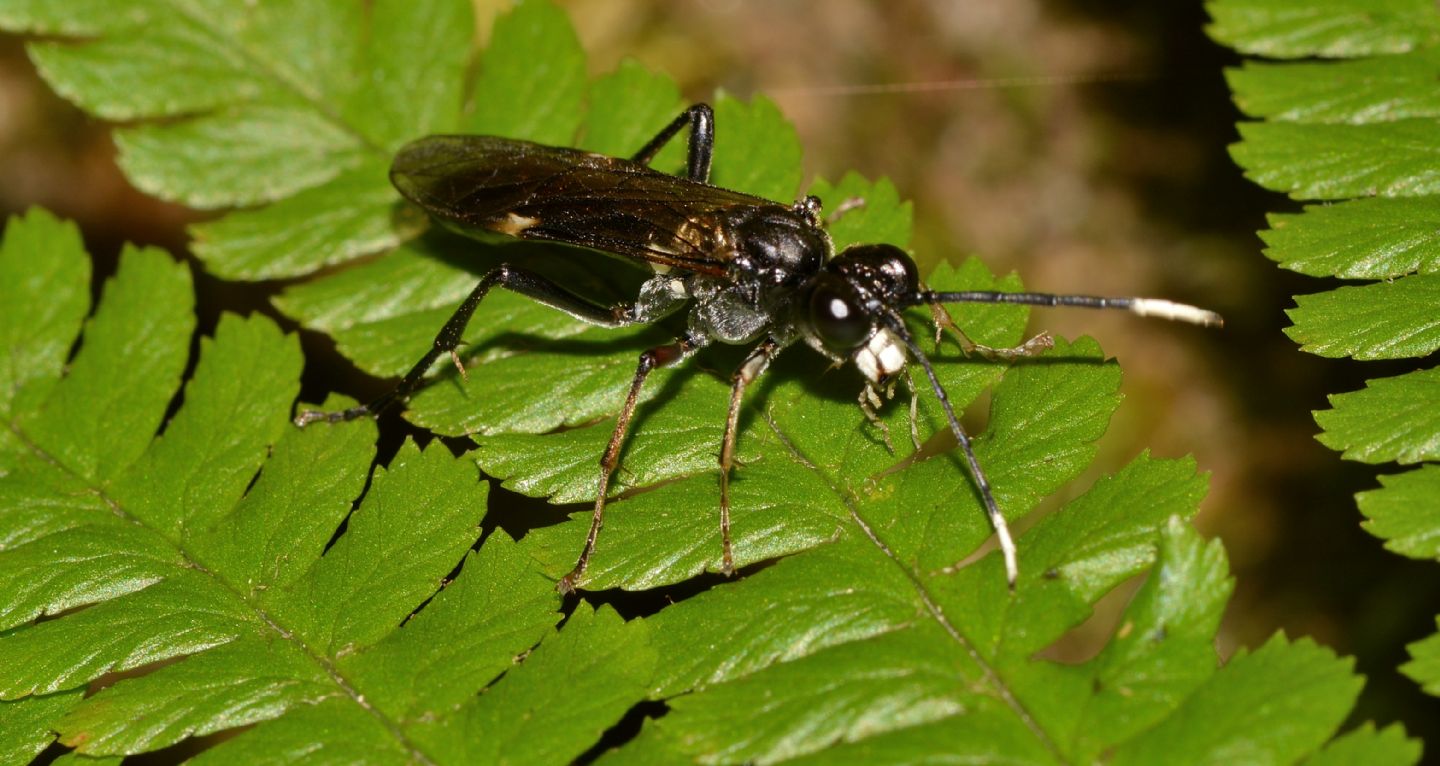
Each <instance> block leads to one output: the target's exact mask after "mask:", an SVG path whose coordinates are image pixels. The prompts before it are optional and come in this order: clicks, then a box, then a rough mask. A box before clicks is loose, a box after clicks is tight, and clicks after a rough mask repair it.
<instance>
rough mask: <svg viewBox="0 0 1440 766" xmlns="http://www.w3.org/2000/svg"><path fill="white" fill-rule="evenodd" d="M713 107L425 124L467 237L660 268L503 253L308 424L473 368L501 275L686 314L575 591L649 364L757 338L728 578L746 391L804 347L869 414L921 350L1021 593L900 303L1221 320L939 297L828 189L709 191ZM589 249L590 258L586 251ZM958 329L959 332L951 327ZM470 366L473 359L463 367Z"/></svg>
mask: <svg viewBox="0 0 1440 766" xmlns="http://www.w3.org/2000/svg"><path fill="white" fill-rule="evenodd" d="M687 126H688V127H689V151H688V155H687V159H686V173H685V175H684V176H673V175H669V174H666V173H662V172H659V171H657V170H654V169H652V168H650V166H649V163H650V161H651V160H652V159H653V158H654V157H655V155H656V154H657V153H658V152H659V151H660V149H661V148H663V147H664V146H665V145H666V144H667V143H668V142H669V141H670V140H671V139H673V138H674V137H675V136H676V135H677V134H678V133H679V132H680V131H681V130H682V129H684V128H686V127H687ZM714 142H715V129H714V115H713V112H712V111H711V109H710V107H709V106H707V105H705V104H697V105H695V106H692V107H690V108H689V109H687V110H685V111H684V112H683V113H681V114H680V115H679V116H678V117H676V118H675V119H674V120H673V121H672V122H670V124H669V125H667V126H666V127H665V128H664V129H663V130H661V131H660V132H659V133H658V134H657V135H656V136H655V137H654V138H653V139H651V140H650V141H649V142H648V143H646V144H645V146H643V147H642V148H641V149H640V150H639V151H638V152H636V153H635V155H634V156H632V157H631V158H629V159H622V158H618V157H610V156H606V155H601V154H595V153H591V152H586V151H582V150H579V149H567V148H561V147H554V146H544V145H540V144H535V143H531V142H528V141H520V140H515V139H508V138H496V137H493V136H445V135H441V136H429V137H426V138H422V139H419V140H418V141H415V142H413V143H411V144H409V145H407V146H405V147H404V148H403V149H401V150H400V152H399V154H398V155H397V156H396V157H395V161H394V164H393V165H392V166H391V169H390V180H391V182H392V183H394V185H395V188H396V189H398V190H399V191H400V193H401V194H402V195H403V196H404V197H405V198H406V199H408V200H409V201H411V202H413V203H415V204H416V205H418V206H420V207H421V208H423V209H424V210H425V211H426V212H428V213H429V214H430V215H431V217H433V218H434V219H436V220H437V221H439V222H441V223H442V224H444V225H446V226H448V227H450V228H452V229H456V230H458V231H460V232H462V233H469V234H472V235H485V234H492V235H493V234H502V235H507V236H509V237H515V238H519V239H522V240H542V241H547V242H559V243H564V244H569V245H578V246H581V247H584V248H589V249H591V250H600V251H605V252H608V253H613V254H617V255H622V256H628V257H630V258H633V259H635V260H636V261H637V262H643V263H645V264H647V265H648V266H649V267H650V269H651V270H652V271H653V276H651V277H649V278H648V279H647V280H646V281H645V282H644V283H643V285H642V286H641V288H640V291H639V296H638V297H637V298H636V299H635V300H634V301H633V302H631V303H627V304H621V305H618V306H602V305H599V304H597V303H595V302H593V301H591V300H588V299H586V298H583V297H581V296H579V295H577V294H575V293H574V292H572V291H570V290H569V289H567V288H566V287H565V286H564V285H561V284H557V283H556V282H554V281H552V280H550V279H547V278H545V277H542V276H540V275H539V274H536V273H534V272H532V271H529V270H527V269H525V268H523V267H521V266H516V265H511V264H504V265H501V266H498V267H496V268H494V269H492V270H491V271H489V272H488V273H486V274H485V275H484V276H483V277H481V279H480V282H479V284H477V285H476V286H475V289H474V290H472V291H471V292H470V294H469V296H468V297H466V299H465V301H464V302H463V303H461V304H460V306H459V308H457V309H456V310H455V313H454V314H452V315H451V316H450V318H449V319H448V320H447V321H446V322H445V325H444V327H442V328H441V330H440V332H439V334H438V335H436V336H435V341H434V343H433V344H432V346H431V348H430V349H429V350H428V351H427V352H426V353H425V355H424V356H423V357H421V359H420V361H418V362H417V363H416V364H415V366H414V367H412V368H411V369H410V371H409V372H407V373H406V374H405V376H404V377H403V378H402V379H401V380H400V382H399V383H398V384H397V385H396V386H395V388H394V389H392V390H391V391H389V392H388V393H386V394H384V395H382V396H381V397H379V398H378V399H376V400H375V401H372V402H370V403H368V404H365V405H361V406H358V407H353V408H350V409H348V410H343V411H338V412H317V411H306V412H302V413H301V414H300V415H299V416H298V417H297V418H296V423H297V424H298V425H301V426H304V425H306V424H309V423H312V422H315V421H319V420H325V421H330V422H336V421H342V420H351V419H354V418H359V417H364V416H370V415H374V414H377V413H379V412H380V411H381V410H383V409H385V408H386V407H389V406H390V405H392V404H395V403H396V402H401V401H404V400H405V399H406V398H407V397H408V396H409V395H410V394H412V393H414V392H415V390H416V389H417V388H419V387H420V385H421V383H422V381H423V378H424V376H425V373H426V372H427V371H428V370H429V369H430V367H431V365H432V364H433V363H434V362H435V360H437V359H438V358H439V357H440V356H441V355H442V354H449V355H450V356H451V357H452V359H454V360H455V363H456V365H457V366H459V365H460V360H459V357H458V356H457V355H456V352H455V349H456V348H457V347H458V346H459V345H460V344H461V343H462V340H461V333H462V332H463V331H464V329H465V326H466V324H467V323H468V322H469V320H470V316H471V315H472V314H473V313H474V312H475V308H476V306H478V305H479V304H480V302H481V300H483V299H484V297H485V295H486V294H487V293H488V292H489V291H490V289H491V288H492V287H497V286H498V287H503V288H505V289H507V290H512V291H514V292H517V293H519V294H521V295H524V296H527V297H529V298H531V299H533V300H535V301H538V302H540V303H542V304H544V305H547V306H550V307H552V308H555V309H558V310H560V311H563V312H565V313H566V314H569V315H570V316H572V317H575V318H576V319H578V320H580V321H582V322H587V323H589V324H593V325H599V326H602V327H623V326H626V325H633V324H639V323H648V322H654V321H656V320H658V319H661V318H663V317H666V316H668V315H670V314H673V313H676V312H678V311H680V310H682V309H684V310H686V311H688V315H687V317H686V319H687V322H686V329H685V330H684V331H682V332H681V333H680V334H679V336H678V337H677V338H675V340H674V342H672V343H667V344H664V345H661V346H656V347H655V348H652V349H649V350H647V351H645V352H643V353H642V354H641V355H640V359H639V364H638V365H637V366H636V368H635V375H634V378H633V379H632V380H631V382H630V388H629V391H628V393H627V394H626V396H625V401H624V402H623V404H622V406H621V408H620V413H619V415H618V416H617V417H616V419H615V429H614V431H613V432H612V433H611V436H610V441H609V445H608V446H607V447H606V449H605V452H604V454H603V455H602V456H601V458H600V475H599V481H598V482H597V489H596V493H595V509H594V512H593V514H592V516H591V521H590V531H589V534H588V535H587V536H586V538H585V547H584V548H583V549H581V551H580V555H579V557H578V558H577V559H576V561H575V567H574V569H572V570H571V571H570V573H569V574H567V575H565V576H564V577H562V578H561V579H560V581H559V582H558V583H557V585H556V588H557V589H558V590H560V591H561V592H565V593H568V592H572V591H574V590H575V589H576V587H577V586H579V585H580V584H581V581H582V577H583V576H584V574H585V569H586V566H587V564H588V563H589V561H590V556H591V554H592V553H593V552H594V549H595V540H596V538H597V536H598V535H599V533H600V527H601V525H602V522H603V520H604V514H605V502H606V495H607V494H608V489H609V483H610V477H611V475H612V474H613V473H614V471H615V469H616V467H617V464H618V462H619V455H620V451H621V447H622V445H623V444H624V441H625V436H626V431H627V429H628V427H629V424H630V419H631V416H632V415H633V414H634V412H635V405H636V402H637V400H638V398H639V395H640V391H641V387H642V386H643V385H644V383H645V379H646V377H647V376H649V374H650V372H651V371H652V370H654V369H656V368H658V367H665V366H669V365H674V364H677V363H679V362H681V361H683V360H685V359H687V358H688V357H690V356H691V355H693V354H694V353H695V352H696V351H697V350H699V349H701V348H703V347H705V346H707V345H709V344H710V343H714V342H720V343H729V344H754V345H753V347H752V348H751V350H750V352H749V354H748V355H746V356H745V358H744V361H743V362H741V364H740V366H739V367H738V368H737V369H736V370H735V372H734V374H733V375H731V378H730V406H729V410H728V414H727V417H726V420H725V433H724V438H723V440H722V442H721V446H720V455H719V457H720V540H721V547H722V558H721V570H722V571H723V572H724V573H725V574H727V575H728V574H731V573H732V572H733V570H734V559H733V557H732V555H731V545H730V494H729V478H730V470H731V468H732V467H733V463H734V454H735V439H736V424H737V422H738V420H739V416H740V405H741V403H742V401H743V398H744V395H745V389H746V388H747V387H748V386H749V385H750V384H751V383H753V382H754V381H755V379H756V378H758V377H759V376H760V375H761V374H762V373H763V372H764V371H765V369H766V368H767V367H768V366H769V365H770V362H771V361H772V360H773V359H774V358H775V356H776V355H777V354H779V353H780V352H781V351H783V350H784V349H786V348H788V347H790V346H792V345H794V344H795V343H796V342H797V341H800V342H804V344H805V345H808V346H810V347H811V348H813V349H815V350H816V351H818V352H819V353H820V354H821V355H823V356H825V357H827V358H829V359H830V360H832V361H833V362H836V363H843V362H847V361H848V362H851V363H853V364H854V365H855V366H856V368H858V369H859V371H860V373H861V375H862V376H863V377H864V378H865V388H864V390H863V391H862V392H861V396H860V402H861V405H862V408H864V409H865V410H866V414H867V416H870V417H871V418H872V420H873V419H874V416H873V411H872V410H870V407H871V406H873V405H874V404H877V403H878V402H879V393H880V392H882V391H885V390H886V389H887V387H889V386H891V385H893V382H894V381H895V380H896V379H897V377H898V376H901V375H904V374H906V368H907V364H908V363H909V362H910V361H912V360H913V361H914V362H915V363H917V364H919V365H920V367H921V369H922V370H924V372H925V378H926V379H927V380H928V381H929V384H930V389H931V390H932V391H933V392H934V394H935V397H936V398H937V399H938V400H939V402H940V406H941V409H942V410H943V411H944V414H945V419H946V421H947V422H948V424H949V427H950V431H951V432H952V433H953V434H954V436H955V440H956V441H957V442H958V444H959V447H960V450H961V452H962V453H963V455H964V458H965V463H966V466H967V467H968V469H969V472H970V476H971V478H972V480H973V481H974V482H975V485H976V487H977V489H978V490H979V492H980V495H981V498H982V500H983V502H984V507H985V512H986V514H987V516H988V517H989V521H990V524H991V526H992V527H993V529H994V530H995V535H996V538H997V541H998V544H999V548H1000V551H1001V553H1002V555H1003V557H1004V562H1005V574H1006V578H1007V580H1008V582H1009V584H1010V586H1011V587H1012V588H1013V587H1014V585H1015V581H1016V577H1017V576H1018V571H1019V570H1018V566H1017V564H1016V556H1015V543H1014V540H1013V539H1012V537H1011V535H1010V530H1009V528H1008V526H1007V525H1006V523H1005V517H1004V516H1003V515H1001V513H1000V508H999V506H998V505H997V504H996V502H995V498H994V494H993V493H992V491H991V488H990V483H989V481H988V480H987V479H986V478H985V472H984V470H983V469H982V468H981V467H980V463H979V461H978V460H976V458H975V452H974V450H973V449H972V448H971V443H970V438H969V436H968V435H967V434H966V432H965V429H964V428H962V427H961V425H960V421H959V419H958V418H957V417H956V415H955V410H954V407H953V406H952V405H951V403H950V400H949V397H948V396H947V395H946V393H945V389H944V388H943V387H942V386H941V385H940V381H939V379H938V378H937V377H936V376H935V370H934V369H933V367H932V366H931V363H930V360H929V358H928V357H926V355H925V353H924V352H923V351H922V350H921V349H920V345H919V344H918V343H917V342H916V341H915V339H914V337H913V336H912V334H911V333H910V332H909V331H908V330H907V329H906V327H905V323H904V320H903V319H902V317H901V313H902V312H903V311H904V310H905V309H907V308H910V307H914V306H922V305H928V306H930V307H931V309H932V313H933V315H934V318H935V321H936V323H937V331H938V328H939V326H940V325H943V324H949V316H948V314H945V313H944V311H943V310H941V309H940V308H939V307H940V306H941V304H945V303H966V302H969V303H1018V304H1028V305H1036V306H1079V307H1084V308H1101V309H1125V310H1127V311H1130V312H1132V313H1135V314H1138V315H1140V316H1155V317H1161V318H1165V319H1173V320H1179V321H1182V322H1190V323H1193V324H1199V325H1207V326H1218V325H1220V324H1221V319H1220V317H1219V315H1217V314H1215V313H1213V312H1210V311H1205V310H1203V309H1199V308H1195V307H1194V306H1187V305H1184V304H1179V303H1173V302H1171V301H1166V300H1159V299H1154V298H1100V297H1094V296H1086V295H1052V294H1048V293H1004V292H992V291H969V292H935V291H932V290H929V289H926V288H925V287H924V286H923V285H921V283H920V280H919V276H918V274H917V273H916V268H915V263H914V262H913V261H912V260H911V259H910V256H909V255H907V254H906V253H905V252H904V251H902V250H900V249H899V248H897V247H894V246H892V245H884V244H876V245H854V246H851V247H847V248H846V249H845V250H844V251H842V252H840V253H835V252H834V248H833V246H832V245H831V242H830V236H829V234H828V233H827V232H826V230H825V228H824V222H823V221H822V219H821V208H820V200H818V199H816V198H815V197H805V198H803V199H801V200H799V201H798V202H795V203H794V204H792V205H783V204H779V203H775V202H771V201H769V200H766V199H762V198H760V197H755V196H751V195H749V194H743V193H740V192H736V191H730V190H727V189H722V188H719V187H715V186H711V185H710V184H709V183H708V181H709V178H710V158H711V153H712V150H713V148H714ZM577 257H580V256H578V255H577ZM950 326H951V329H956V330H958V328H954V327H953V325H950ZM957 334H958V335H959V337H960V338H961V342H962V345H963V346H964V347H965V349H966V350H967V351H978V352H980V353H982V354H985V355H988V356H998V357H1004V358H1013V357H1017V356H1023V355H1026V354H1031V353H1035V352H1037V351H1039V350H1042V349H1044V348H1046V347H1048V345H1049V343H1048V340H1049V338H1048V336H1046V335H1041V336H1038V337H1037V338H1035V339H1032V340H1031V341H1029V342H1027V343H1026V344H1024V345H1022V346H1019V347H1016V348H1013V349H991V348H987V347H984V346H979V345H978V344H974V343H971V342H969V341H968V340H967V339H965V338H964V335H963V333H958V332H957ZM461 371H462V372H463V371H464V368H463V367H461Z"/></svg>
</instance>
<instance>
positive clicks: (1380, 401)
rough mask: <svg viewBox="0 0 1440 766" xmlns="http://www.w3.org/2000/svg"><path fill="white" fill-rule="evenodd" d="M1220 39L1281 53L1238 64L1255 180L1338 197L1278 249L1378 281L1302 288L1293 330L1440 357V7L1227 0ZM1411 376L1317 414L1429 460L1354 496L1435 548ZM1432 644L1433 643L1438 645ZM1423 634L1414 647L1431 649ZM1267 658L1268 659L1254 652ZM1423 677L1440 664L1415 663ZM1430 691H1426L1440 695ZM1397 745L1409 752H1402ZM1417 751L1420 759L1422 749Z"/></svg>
mask: <svg viewBox="0 0 1440 766" xmlns="http://www.w3.org/2000/svg"><path fill="white" fill-rule="evenodd" d="M1208 8H1209V11H1210V12H1211V14H1212V17H1213V18H1214V20H1215V23H1214V24H1213V25H1212V26H1211V27H1210V32H1211V34H1212V35H1214V36H1215V37H1216V38H1217V39H1219V40H1221V41H1222V42H1224V43H1226V44H1229V45H1231V46H1233V47H1235V48H1236V49H1238V50H1240V51H1242V52H1245V53H1250V54H1258V55H1264V56H1270V57H1273V58H1302V57H1312V56H1313V57H1320V58H1337V59H1346V60H1341V61H1311V62H1305V63H1257V62H1247V63H1246V64H1245V66H1244V67H1243V68H1240V69H1237V70H1233V71H1231V72H1229V73H1228V77H1229V81H1230V84H1231V87H1232V89H1233V90H1234V93H1235V102H1236V104H1238V105H1239V106H1240V108H1241V109H1242V110H1244V111H1245V113H1246V114H1247V115H1248V116H1250V117H1253V118H1258V119H1257V120H1256V121H1251V122H1242V123H1241V124H1240V126H1239V128H1240V135H1241V141H1240V142H1239V143H1237V144H1235V145H1234V146H1232V147H1231V154H1232V156H1233V157H1234V158H1235V160H1236V162H1238V163H1239V164H1240V165H1241V166H1242V167H1243V168H1244V169H1245V171H1246V175H1248V176H1249V177H1250V178H1252V179H1253V180H1255V181H1256V182H1257V183H1259V184H1261V185H1263V186H1266V187H1267V188H1270V189H1274V190H1276V191H1283V192H1285V193H1288V194H1289V195H1290V196H1292V197H1294V198H1296V199H1304V200H1334V201H1336V204H1333V205H1316V206H1307V207H1306V208H1305V209H1304V211H1303V212H1301V213H1299V214H1284V215H1274V216H1271V219H1270V225H1271V229H1270V230H1269V231H1267V232H1262V234H1261V236H1262V238H1264V240H1265V243H1266V245H1267V246H1268V248H1267V250H1266V255H1268V256H1270V257H1271V258H1273V259H1274V260H1276V261H1277V262H1278V263H1280V264H1281V265H1283V266H1284V267H1286V268H1289V269H1293V270H1295V271H1298V272H1301V273H1305V274H1309V275H1312V276H1320V277H1324V276H1334V277H1340V278H1344V279H1358V280H1382V281H1372V282H1369V283H1365V284H1361V285H1353V286H1345V287H1340V288H1338V289H1332V290H1330V291H1328V292H1323V293H1317V294H1313V295H1304V296H1299V297H1297V298H1296V303H1297V304H1298V306H1297V307H1296V308H1294V309H1292V310H1290V311H1289V312H1288V313H1289V315H1290V318H1291V320H1293V321H1294V323H1295V324H1294V326H1293V327H1291V328H1289V329H1288V330H1287V331H1286V332H1287V334H1289V335H1290V337H1292V338H1294V339H1295V340H1296V341H1299V342H1300V343H1301V344H1302V348H1303V349H1304V350H1305V351H1309V352H1311V353H1314V354H1319V355H1321V356H1330V357H1341V356H1348V357H1352V358H1354V359H1357V360H1370V359H1417V360H1426V359H1427V358H1429V357H1433V355H1434V352H1435V350H1436V349H1437V348H1440V329H1437V325H1436V315H1437V312H1436V306H1437V301H1436V298H1437V295H1440V293H1437V291H1436V284H1437V283H1436V278H1435V275H1434V272H1435V268H1436V259H1435V226H1434V221H1435V220H1437V219H1440V197H1437V196H1436V194H1435V192H1436V191H1437V188H1440V187H1437V185H1436V181H1437V179H1440V175H1437V173H1436V171H1435V168H1436V166H1437V163H1436V160H1437V159H1440V157H1437V155H1436V153H1435V144H1434V141H1435V139H1437V138H1440V134H1437V133H1436V127H1435V120H1434V117H1435V115H1436V112H1437V101H1436V90H1435V88H1434V72H1435V62H1436V61H1437V60H1440V48H1437V47H1436V45H1435V43H1436V40H1437V36H1436V31H1437V30H1440V10H1437V9H1436V8H1435V6H1434V5H1433V4H1431V3H1427V2H1419V1H1413V0H1384V1H1383V2H1369V1H1368V0H1324V1H1323V2H1315V3H1282V2H1278V1H1275V0H1216V1H1215V2H1212V3H1210V4H1209V6H1208ZM1416 367H1417V368H1418V369H1415V370H1414V371H1412V372H1408V373H1404V374H1400V375H1396V376H1394V377H1390V378H1377V379H1372V380H1370V381H1368V382H1367V384H1366V387H1365V389H1364V390H1361V391H1353V392H1349V393H1342V394H1332V395H1331V396H1330V403H1331V408H1330V409H1327V410H1320V411H1316V412H1315V421H1316V423H1318V424H1319V425H1320V427H1321V429H1322V431H1323V432H1322V433H1321V434H1319V435H1318V436H1317V438H1318V439H1319V440H1320V441H1321V443H1323V444H1325V445H1326V446H1328V447H1331V448H1332V449H1335V450H1339V451H1341V452H1342V454H1343V457H1344V458H1346V459H1350V460H1359V461H1362V462H1367V463H1388V462H1392V461H1393V462H1398V463H1401V464H1403V465H1411V464H1415V463H1421V464H1422V465H1421V467H1420V468H1418V469H1417V470H1413V471H1409V472H1406V473H1400V474H1392V475H1389V476H1382V477H1381V479H1380V482H1381V484H1382V488H1380V489H1377V490H1372V491H1367V492H1362V493H1360V494H1359V495H1358V496H1357V501H1358V502H1359V505H1360V508H1361V510H1362V512H1363V513H1364V514H1365V515H1366V516H1367V517H1368V518H1369V521H1368V522H1366V523H1365V528H1366V529H1367V530H1369V531H1370V532H1371V533H1372V534H1375V535H1377V536H1379V537H1381V538H1382V539H1384V540H1385V541H1386V543H1385V544H1386V547H1387V548H1389V549H1391V550H1393V551H1395V552H1397V553H1401V554H1403V555H1407V556H1412V557H1416V558H1431V559H1433V558H1434V557H1435V546H1434V544H1433V540H1434V539H1435V538H1436V537H1437V536H1440V518H1437V516H1436V514H1435V511H1434V509H1435V508H1437V507H1440V483H1437V482H1436V481H1435V480H1434V476H1435V470H1436V465H1435V463H1436V461H1437V460H1440V418H1437V417H1436V415H1435V413H1436V412H1440V385H1437V383H1440V378H1437V374H1436V373H1437V370H1436V368H1434V367H1433V365H1431V364H1430V363H1429V362H1428V361H1420V362H1418V363H1417V365H1416ZM1427 641H1429V640H1428V639H1427ZM1422 645H1424V644H1416V645H1413V646H1422ZM1257 656H1258V655H1257ZM1412 675H1414V676H1415V677H1416V678H1417V680H1420V682H1421V683H1422V684H1429V683H1430V677H1431V676H1432V675H1433V674H1425V673H1423V672H1421V673H1418V674H1416V673H1412ZM1432 686H1433V684H1432V685H1430V686H1427V687H1426V688H1427V690H1428V691H1432V692H1433V689H1432V688H1431V687H1432ZM1391 739H1393V736H1392V735H1390V734H1389V732H1388V731H1386V732H1381V733H1380V734H1378V735H1377V734H1375V733H1374V732H1373V731H1368V732H1367V731H1360V730H1357V732H1356V733H1355V734H1354V736H1353V739H1351V741H1349V742H1347V743H1346V744H1344V745H1343V746H1342V745H1340V744H1339V743H1338V742H1337V744H1336V745H1335V747H1334V748H1333V749H1331V750H1327V754H1328V757H1322V758H1318V759H1317V761H1318V762H1326V761H1327V760H1328V761H1333V762H1343V761H1344V760H1345V758H1346V756H1344V755H1341V754H1342V753H1348V752H1351V751H1352V749H1353V748H1359V747H1361V746H1362V745H1361V744H1360V743H1361V742H1368V743H1370V744H1372V745H1374V746H1376V747H1384V748H1398V747H1399V746H1398V744H1396V743H1394V742H1389V743H1388V744H1386V743H1387V741H1388V740H1391ZM1396 752H1397V753H1398V752H1399V750H1398V749H1397V750H1396ZM1412 757H1413V756H1412Z"/></svg>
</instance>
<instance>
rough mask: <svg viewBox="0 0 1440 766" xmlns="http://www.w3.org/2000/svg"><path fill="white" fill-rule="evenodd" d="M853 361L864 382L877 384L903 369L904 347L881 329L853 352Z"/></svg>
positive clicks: (890, 333)
mask: <svg viewBox="0 0 1440 766" xmlns="http://www.w3.org/2000/svg"><path fill="white" fill-rule="evenodd" d="M854 360H855V366H856V367H858V368H859V369H860V374H861V375H864V376H865V379H866V380H869V381H871V382H872V383H879V382H881V381H884V380H885V379H886V378H889V377H890V376H891V375H895V374H897V373H899V372H900V371H901V370H904V369H905V346H904V345H903V344H902V343H901V342H900V339H899V338H897V337H895V334H894V333H892V332H890V331H889V330H887V329H885V328H883V327H882V328H880V329H879V330H876V331H875V333H874V334H873V335H871V336H870V340H867V341H865V345H863V346H861V347H860V348H859V349H858V350H856V351H855V356H854Z"/></svg>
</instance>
